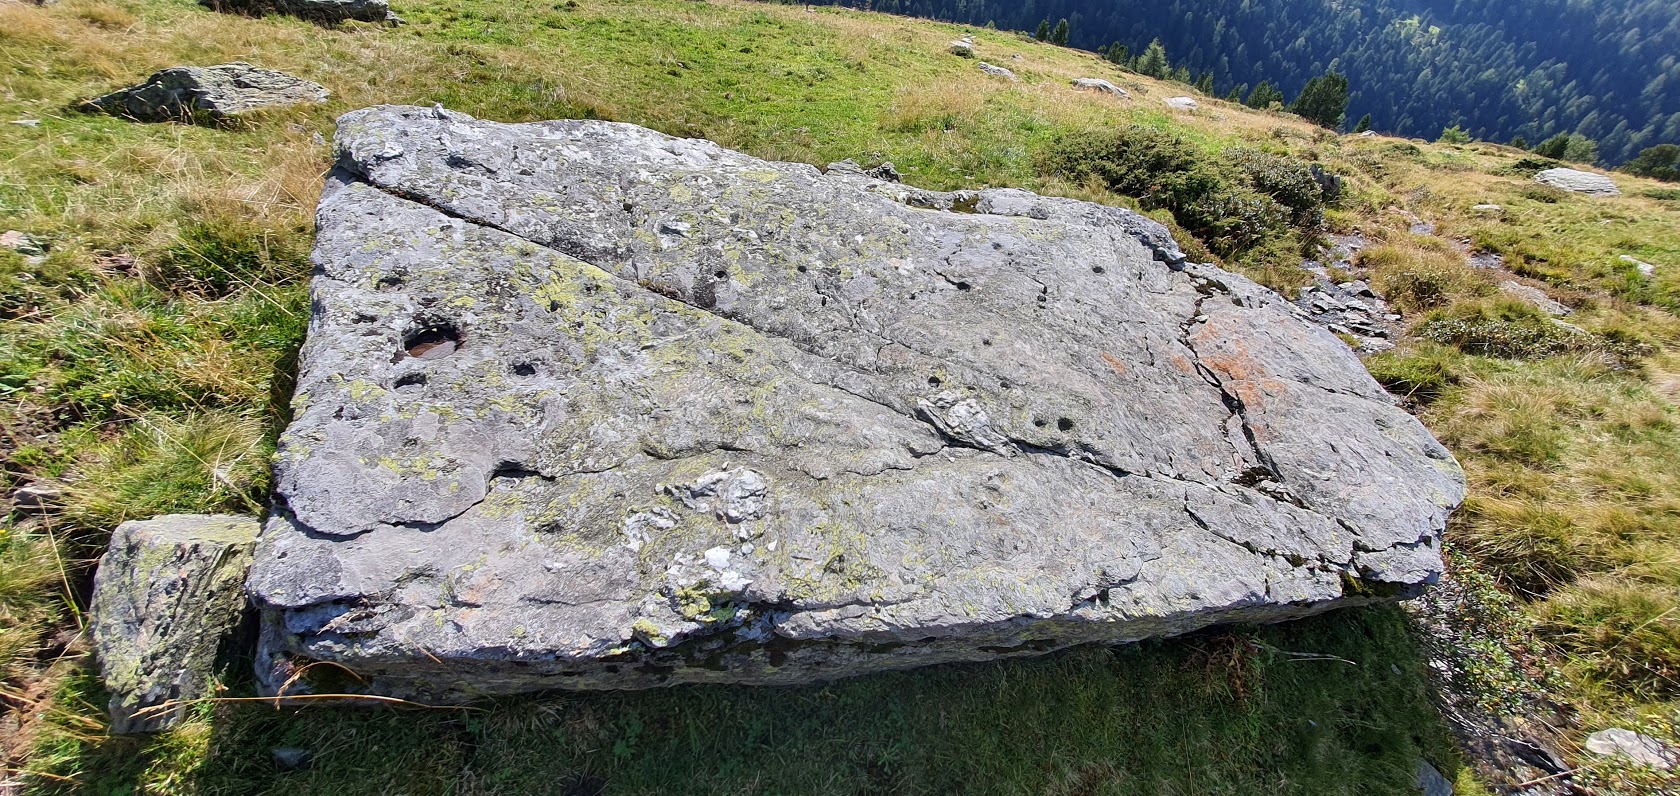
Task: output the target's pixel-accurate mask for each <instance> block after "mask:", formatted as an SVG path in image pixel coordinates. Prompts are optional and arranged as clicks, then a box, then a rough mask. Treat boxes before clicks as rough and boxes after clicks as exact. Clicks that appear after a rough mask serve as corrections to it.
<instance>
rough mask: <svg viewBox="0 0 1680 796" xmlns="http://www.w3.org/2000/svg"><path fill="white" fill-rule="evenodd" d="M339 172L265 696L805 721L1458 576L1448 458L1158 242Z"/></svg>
mask: <svg viewBox="0 0 1680 796" xmlns="http://www.w3.org/2000/svg"><path fill="white" fill-rule="evenodd" d="M334 146H335V149H336V152H337V162H338V168H337V169H336V170H335V171H334V172H333V173H332V174H331V175H330V176H329V184H328V186H327V189H326V190H325V192H324V194H323V196H322V199H321V204H320V208H319V211H318V215H317V220H318V225H319V234H318V238H317V243H316V250H315V255H314V257H315V264H316V269H317V270H316V276H315V277H314V283H313V288H312V289H313V315H312V318H311V321H310V327H309V335H308V338H307V341H306V342H305V345H304V348H303V352H302V366H301V374H300V377H299V383H298V388H297V395H296V398H295V412H296V414H295V420H294V421H293V423H292V425H291V427H290V428H289V429H288V430H287V431H286V432H285V434H284V435H283V436H282V439H281V443H280V449H279V452H278V454H277V457H276V459H277V464H276V468H277V469H276V479H277V503H276V507H275V511H274V513H273V516H272V519H271V520H270V521H269V523H268V524H267V526H266V528H265V530H264V533H263V537H262V540H261V544H260V546H259V550H258V553H257V561H256V563H255V565H254V567H253V569H252V572H251V578H250V582H249V590H250V592H251V594H252V596H253V598H254V599H255V601H256V603H257V604H258V606H259V607H260V609H261V613H262V622H263V633H262V641H261V650H260V652H259V658H260V662H259V667H260V670H259V674H260V676H261V677H262V678H263V679H264V682H266V683H267V686H268V688H269V689H270V690H271V691H273V690H276V689H278V688H279V687H280V686H282V685H283V684H285V683H287V682H288V681H289V680H290V679H291V678H292V675H293V674H294V673H296V672H298V671H299V670H300V667H301V666H304V665H307V663H308V662H310V661H331V662H333V663H335V664H339V665H340V666H343V667H346V668H349V669H351V670H354V671H356V672H357V673H358V674H359V675H360V676H361V677H363V678H366V682H365V685H364V686H362V687H365V688H367V689H369V690H370V691H374V692H378V693H385V694H393V695H400V696H404V697H410V698H420V699H426V700H432V701H450V700H462V699H470V698H474V697H479V696H487V695H494V694H505V693H513V692H520V691H530V690H537V689H548V688H556V687H559V688H641V687H650V686H658V685H664V684H673V683H684V682H736V683H762V684H776V683H801V682H810V681H814V680H822V679H827V678H834V677H843V676H848V675H855V674H861V673H865V672H872V671H882V670H890V669H902V668H908V667H913V666H919V665H926V664H934V663H941V662H955V661H980V660H987V659H993V658H998V657H1004V656H1011V655H1027V654H1035V653H1043V652H1047V651H1050V650H1055V649H1060V648H1064V647H1068V646H1071V645H1075V644H1081V643H1090V642H1106V643H1113V642H1125V641H1131V640H1136V639H1141V638H1146V637H1151V636H1161V635H1171V634H1177V633H1184V632H1187V631H1190V630H1194V629H1196V628H1200V627H1203V626H1207V625H1209V624H1213V623H1219V622H1234V621H1244V622H1249V621H1259V622H1270V621H1279V620H1286V619H1290V618H1294V617H1301V616H1306V615H1310V614H1314V613H1318V612H1321V611H1324V610H1328V609H1331V608H1335V607H1338V606H1349V605H1359V604H1363V603H1368V602H1372V601H1375V600H1386V599H1394V598H1397V597H1404V596H1408V595H1413V594H1416V593H1418V592H1419V591H1420V590H1421V589H1422V588H1423V586H1424V585H1425V584H1427V583H1429V582H1431V581H1432V579H1434V578H1435V577H1436V576H1437V574H1438V573H1439V571H1440V567H1441V560H1440V555H1439V537H1440V533H1441V530H1442V528H1443V526H1444V523H1445V521H1446V518H1447V515H1448V513H1449V512H1450V511H1451V510H1452V509H1453V507H1455V506H1456V505H1457V504H1458V502H1459V501H1460V499H1461V497H1462V495H1463V489H1464V482H1463V475H1462V473H1461V471H1460V470H1459V468H1458V466H1457V464H1456V463H1455V462H1454V461H1453V459H1452V457H1451V456H1450V455H1449V454H1448V453H1447V451H1446V450H1445V449H1443V448H1442V447H1441V446H1440V445H1439V444H1438V443H1437V442H1436V441H1435V440H1434V439H1433V438H1432V437H1431V436H1430V435H1429V434H1428V432H1427V431H1425V430H1424V428H1423V427H1422V426H1421V425H1420V424H1419V423H1418V422H1417V421H1416V420H1415V419H1413V418H1412V417H1411V416H1410V415H1408V414H1406V413H1405V412H1403V411H1401V410H1400V409H1398V408H1396V407H1395V406H1394V405H1393V403H1392V402H1391V400H1390V399H1389V397H1388V395H1387V394H1386V393H1384V392H1383V390H1382V388H1381V387H1380V386H1378V385H1377V383H1376V382H1375V381H1373V380H1372V379H1371V377H1370V376H1369V375H1368V374H1367V373H1366V372H1365V370H1364V368H1363V367H1362V366H1361V365H1360V363H1359V361H1358V359H1357V358H1355V356H1354V355H1353V353H1352V352H1350V351H1349V350H1348V348H1347V346H1345V345H1343V344H1342V343H1341V341H1339V340H1337V339H1336V338H1335V337H1334V336H1333V335H1331V334H1330V333H1329V332H1326V331H1324V330H1322V329H1317V328H1315V327H1312V326H1310V325H1308V324H1306V323H1303V322H1301V321H1299V320H1296V319H1295V318H1294V317H1293V316H1292V314H1291V313H1290V310H1289V307H1288V305H1287V304H1286V303H1285V302H1283V300H1282V299H1280V298H1278V297H1277V296H1276V295H1275V294H1273V293H1271V292H1270V291H1268V290H1266V289H1264V288H1262V287H1260V286H1258V285H1256V284H1254V283H1252V282H1250V281H1248V280H1247V279H1244V278H1242V277H1240V276H1237V275H1235V274H1230V273H1226V272H1224V271H1221V270H1219V269H1216V268H1213V267H1211V266H1205V265H1197V264H1193V263H1187V262H1186V261H1185V258H1184V256H1183V255H1182V254H1180V253H1179V251H1178V248H1177V247H1176V246H1175V245H1174V244H1173V242H1172V238H1171V237H1170V236H1169V235H1168V234H1167V232H1166V230H1165V229H1164V228H1162V227H1161V226H1160V225H1159V224H1156V223H1155V222H1153V221H1151V220H1149V219H1146V218H1144V217H1142V216H1140V215H1138V214H1136V213H1133V212H1130V211H1127V210H1123V209H1119V208H1113V207H1105V206H1100V205H1095V204H1089V203H1084V202H1079V201H1074V200H1070V199H1055V198H1048V197H1041V196H1037V195H1034V194H1031V193H1027V192H1025V191H1018V190H987V191H975V192H958V193H933V192H928V191H921V190H918V189H915V188H911V187H908V186H905V185H901V184H899V183H896V182H893V181H891V180H888V179H882V178H880V177H879V176H876V175H871V174H867V173H864V172H863V171H862V170H861V169H858V168H857V167H855V166H852V165H849V164H837V165H836V167H834V168H832V169H831V170H830V171H829V172H828V173H826V174H825V173H823V172H821V171H819V170H817V169H815V168H813V167H811V166H807V165H802V164H794V163H776V162H767V161H762V160H757V159H754V158H751V157H748V156H746V155H743V154H740V153H737V152H732V151H729V150H726V149H723V148H721V147H719V146H717V145H715V144H712V143H709V142H706V141H698V140H684V139H678V138H671V137H668V136H665V135H661V134H659V133H656V132H653V131H650V130H646V129H643V128H640V127H635V126H631V125H626V124H616V123H610V122H597V121H555V122H542V123H534V124H519V125H508V124H498V123H493V122H487V121H480V120H476V119H473V118H470V117H467V116H464V115H461V114H457V113H452V112H449V111H445V110H442V109H422V108H413V107H376V108H369V109H365V110H361V111H356V112H353V113H350V114H346V115H345V116H343V117H342V118H341V119H340V120H339V129H338V135H337V138H336V140H335V143H334ZM328 668H331V667H328ZM319 669H320V667H317V669H315V670H312V671H318V670H319ZM307 681H308V678H307V677H305V678H302V679H301V680H300V681H299V683H298V685H297V686H296V687H308V685H307Z"/></svg>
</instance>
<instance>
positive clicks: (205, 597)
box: [92, 514, 258, 733]
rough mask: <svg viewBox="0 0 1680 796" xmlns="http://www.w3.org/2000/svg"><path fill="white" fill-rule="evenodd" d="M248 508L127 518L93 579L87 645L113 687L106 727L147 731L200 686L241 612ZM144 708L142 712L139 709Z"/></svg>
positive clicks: (251, 536)
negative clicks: (169, 706)
mask: <svg viewBox="0 0 1680 796" xmlns="http://www.w3.org/2000/svg"><path fill="white" fill-rule="evenodd" d="M257 531H258V523H257V520H256V518H255V517H238V516H225V515H212V516H205V515H192V514H166V515H164V516H161V517H154V518H152V519H150V520H136V521H130V522H125V523H123V524H122V525H120V526H118V527H117V531H116V533H115V534H113V535H112V537H111V546H110V548H109V549H107V550H106V552H105V556H104V557H103V558H101V559H100V561H99V569H98V570H97V572H96V573H95V575H94V579H93V583H94V586H93V610H92V614H93V622H92V630H93V647H94V653H95V655H96V657H97V658H98V659H99V671H100V675H101V677H102V678H103V679H104V681H105V689H106V690H107V691H109V692H110V694H111V731H112V732H118V733H129V732H153V731H156V730H162V729H165V728H167V727H169V726H171V725H173V724H174V723H175V722H176V721H178V720H180V718H181V715H182V713H183V712H184V711H185V708H184V707H179V706H177V707H175V708H173V709H170V710H161V711H147V710H146V709H148V708H155V707H157V706H160V705H163V704H164V703H166V702H170V701H173V700H186V699H193V698H195V697H200V696H207V695H206V694H204V693H203V691H204V688H205V686H206V684H207V683H208V681H209V678H210V675H211V673H212V672H213V669H214V667H215V664H216V658H217V655H218V653H219V651H220V649H221V647H222V644H223V642H224V640H226V639H228V638H229V636H230V634H231V633H233V632H234V631H235V630H236V628H238V626H239V625H240V624H241V621H242V620H243V619H244V618H245V615H246V614H245V609H246V600H245V592H244V589H243V584H244V581H245V573H246V570H247V568H249V567H250V565H251V552H252V550H253V549H254V548H255V547H256V538H257ZM141 711H146V712H145V713H143V714H141V715H137V713H140V712H141Z"/></svg>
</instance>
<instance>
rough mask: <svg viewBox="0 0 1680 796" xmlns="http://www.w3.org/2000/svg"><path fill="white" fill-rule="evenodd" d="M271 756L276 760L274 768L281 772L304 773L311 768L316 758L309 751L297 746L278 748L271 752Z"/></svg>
mask: <svg viewBox="0 0 1680 796" xmlns="http://www.w3.org/2000/svg"><path fill="white" fill-rule="evenodd" d="M269 756H270V757H272V758H273V759H274V767H275V768H278V769H280V770H281V771H304V770H307V769H308V768H309V764H310V762H312V761H313V760H314V758H315V755H314V753H312V752H310V751H309V750H308V749H299V748H297V747H295V746H276V747H274V748H273V749H270V750H269Z"/></svg>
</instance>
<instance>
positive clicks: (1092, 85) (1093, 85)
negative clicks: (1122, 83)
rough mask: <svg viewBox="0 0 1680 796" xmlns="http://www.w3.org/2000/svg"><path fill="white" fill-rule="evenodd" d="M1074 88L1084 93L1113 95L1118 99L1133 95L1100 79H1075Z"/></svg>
mask: <svg viewBox="0 0 1680 796" xmlns="http://www.w3.org/2000/svg"><path fill="white" fill-rule="evenodd" d="M1073 87H1074V88H1077V89H1080V90H1083V91H1096V92H1100V93H1103V94H1112V95H1114V96H1116V97H1129V96H1131V94H1129V93H1127V92H1126V90H1125V89H1123V88H1121V87H1119V86H1116V85H1114V84H1113V83H1110V82H1108V81H1107V80H1104V79H1102V78H1100V77H1076V78H1074V79H1073Z"/></svg>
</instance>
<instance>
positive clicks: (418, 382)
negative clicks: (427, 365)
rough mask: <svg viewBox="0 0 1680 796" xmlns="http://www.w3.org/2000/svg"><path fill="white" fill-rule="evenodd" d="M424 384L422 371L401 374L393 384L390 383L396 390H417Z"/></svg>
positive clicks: (424, 375)
mask: <svg viewBox="0 0 1680 796" xmlns="http://www.w3.org/2000/svg"><path fill="white" fill-rule="evenodd" d="M425 386H426V374H424V373H410V374H408V375H406V376H401V377H399V378H398V379H397V381H396V383H395V384H392V385H391V387H392V389H395V390H396V391H397V392H418V391H419V390H420V389H421V388H422V387H425Z"/></svg>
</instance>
